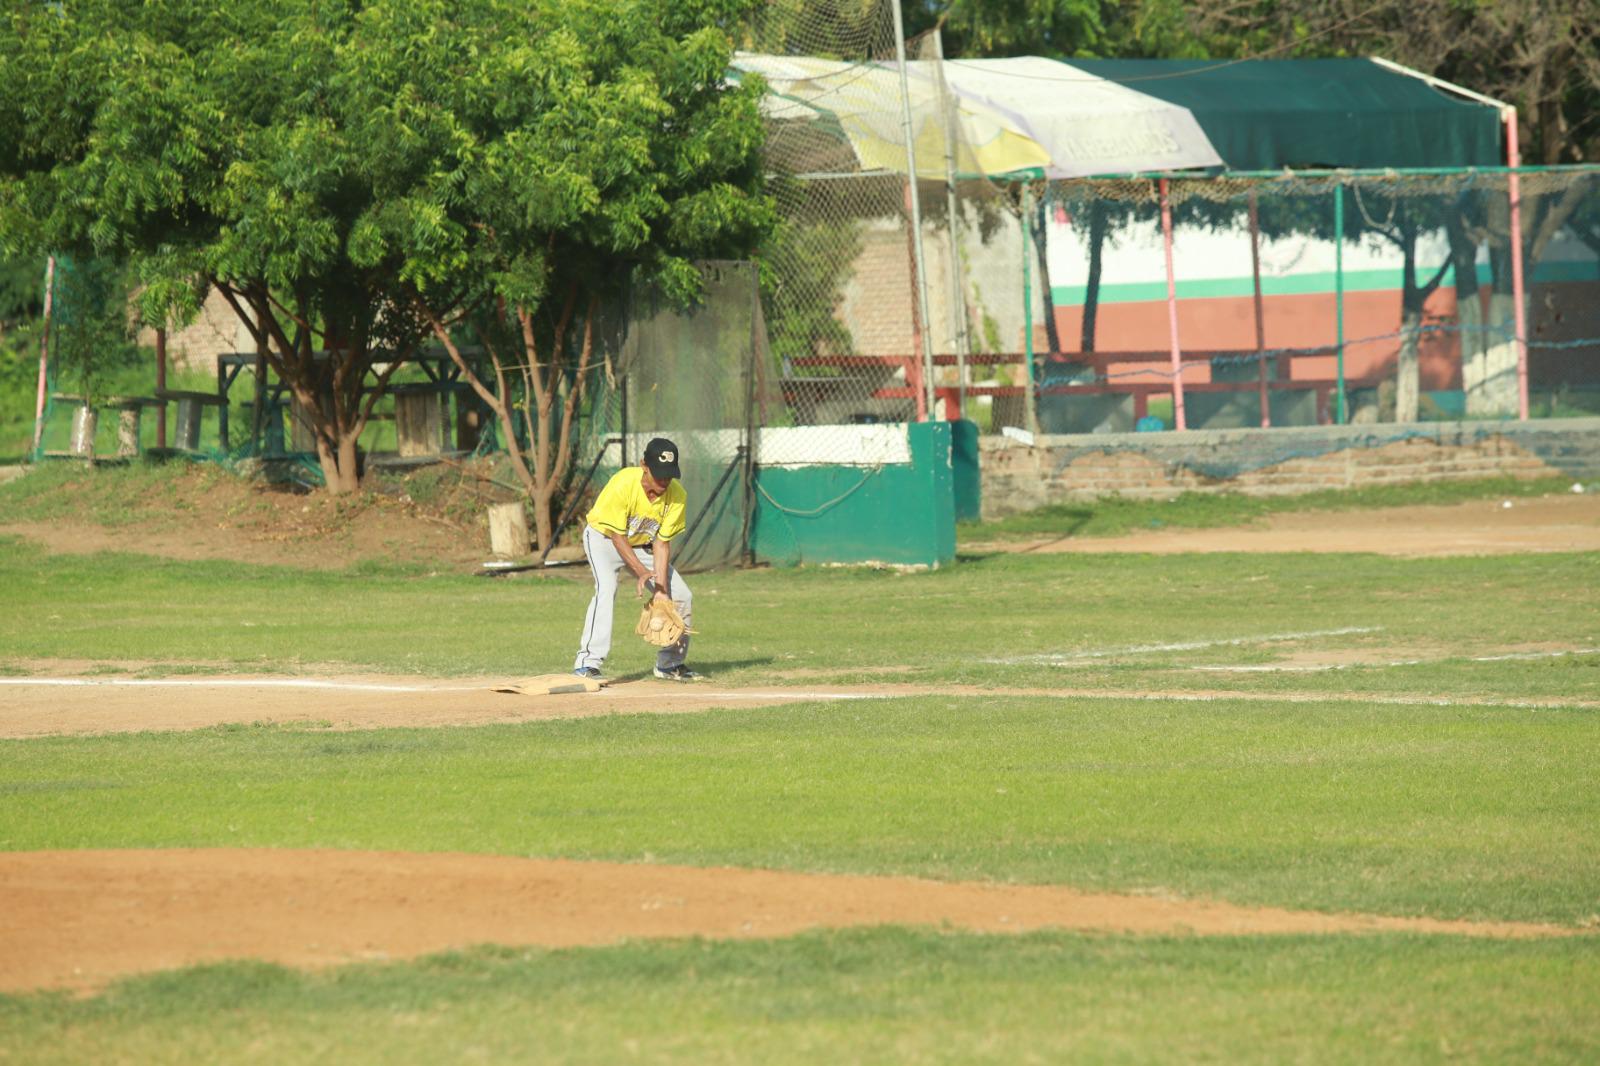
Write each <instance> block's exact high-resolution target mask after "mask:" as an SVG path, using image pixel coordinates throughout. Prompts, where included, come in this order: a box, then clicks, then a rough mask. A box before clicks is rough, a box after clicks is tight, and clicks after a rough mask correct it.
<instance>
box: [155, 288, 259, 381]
mask: <svg viewBox="0 0 1600 1066" xmlns="http://www.w3.org/2000/svg"><path fill="white" fill-rule="evenodd" d="M139 343H140V344H142V345H145V346H147V347H152V348H153V347H155V343H156V337H155V331H154V330H151V329H146V330H142V331H140V334H139ZM255 350H256V344H255V341H253V340H252V339H251V338H250V331H249V330H248V329H246V328H245V327H244V324H243V323H242V322H240V321H239V316H238V315H236V314H234V313H233V308H232V307H231V306H229V304H228V301H227V300H225V299H224V298H223V297H222V294H221V293H219V292H217V291H216V290H215V289H213V290H212V291H211V292H210V293H209V294H208V295H207V296H206V302H205V304H204V305H203V306H202V307H201V309H200V315H199V317H198V318H196V319H195V320H194V321H193V322H191V323H190V324H189V325H187V326H185V327H184V328H183V329H179V330H171V331H169V332H168V333H167V359H168V362H169V365H170V366H173V367H182V368H184V369H187V370H207V371H212V372H215V370H216V369H217V356H218V355H220V354H225V353H228V352H253V351H255Z"/></svg>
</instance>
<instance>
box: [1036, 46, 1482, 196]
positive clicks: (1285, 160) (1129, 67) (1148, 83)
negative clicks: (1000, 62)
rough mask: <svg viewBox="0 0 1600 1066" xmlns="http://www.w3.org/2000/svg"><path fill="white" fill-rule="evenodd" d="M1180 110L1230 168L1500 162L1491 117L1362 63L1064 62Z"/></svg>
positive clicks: (1409, 79) (1416, 81)
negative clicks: (1188, 113) (1188, 114)
mask: <svg viewBox="0 0 1600 1066" xmlns="http://www.w3.org/2000/svg"><path fill="white" fill-rule="evenodd" d="M1065 62H1067V63H1068V64H1070V65H1071V66H1074V67H1077V68H1078V69H1080V70H1083V71H1084V72H1086V73H1089V74H1093V75H1095V76H1096V77H1100V78H1106V79H1109V80H1111V81H1115V82H1119V83H1121V84H1123V85H1125V86H1127V87H1128V88H1130V89H1137V90H1138V91H1139V92H1142V93H1146V94H1148V95H1150V96H1155V97H1159V98H1160V99H1162V100H1165V101H1167V102H1168V103H1172V104H1177V105H1180V106H1182V107H1186V108H1188V109H1189V110H1190V111H1191V112H1192V113H1193V114H1194V117H1195V119H1196V120H1197V121H1198V122H1199V123H1200V128H1201V129H1202V130H1204V131H1205V134H1206V136H1207V137H1208V138H1209V139H1210V141H1211V144H1212V145H1213V146H1214V147H1215V148H1216V149H1217V153H1218V154H1219V155H1221V156H1222V159H1223V161H1224V162H1225V163H1226V165H1227V167H1228V169H1230V170H1279V169H1282V168H1283V167H1295V168H1307V167H1457V166H1499V165H1503V164H1504V163H1505V153H1504V150H1503V148H1502V146H1501V133H1500V128H1501V127H1500V116H1499V111H1498V110H1497V109H1496V108H1494V107H1492V106H1489V105H1487V104H1482V103H1476V102H1472V101H1468V100H1463V99H1461V98H1459V97H1455V96H1449V95H1446V94H1445V93H1444V92H1441V91H1440V90H1438V89H1434V88H1432V87H1431V86H1429V85H1428V84H1427V83H1426V82H1423V81H1421V80H1420V79H1418V78H1413V77H1410V76H1408V75H1405V74H1401V73H1399V72H1398V71H1393V70H1390V69H1388V68H1386V67H1383V66H1380V65H1379V64H1377V63H1374V62H1372V61H1371V60H1369V59H1255V60H1249V61H1247V62H1243V63H1231V64H1219V63H1218V62H1216V61H1215V60H1165V59H1070V60H1066V61H1065Z"/></svg>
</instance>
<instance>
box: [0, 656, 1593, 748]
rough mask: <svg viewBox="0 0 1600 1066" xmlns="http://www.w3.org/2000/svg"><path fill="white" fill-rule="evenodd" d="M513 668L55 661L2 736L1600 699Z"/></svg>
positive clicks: (9, 688) (1, 702) (1569, 703)
mask: <svg viewBox="0 0 1600 1066" xmlns="http://www.w3.org/2000/svg"><path fill="white" fill-rule="evenodd" d="M1583 650H1584V651H1587V650H1588V649H1583ZM1353 654H1357V655H1360V657H1361V660H1362V661H1364V660H1365V658H1366V655H1365V654H1363V653H1353ZM1541 654H1542V653H1541ZM1380 658H1381V657H1380ZM1331 659H1332V656H1329V655H1324V656H1322V657H1321V660H1322V661H1324V662H1326V661H1330V660H1331ZM42 665H44V664H42V663H37V662H34V663H30V664H29V666H31V667H34V668H38V667H40V666H42ZM1291 668H1292V667H1291ZM1197 669H1200V670H1208V669H1210V668H1207V667H1199V668H1197ZM1223 669H1226V668H1217V670H1218V672H1217V674H1216V675H1215V676H1217V677H1218V679H1219V681H1220V680H1222V676H1221V671H1222V670H1223ZM1208 676H1210V675H1208ZM504 680H505V679H495V678H485V679H470V678H463V679H455V680H450V681H440V680H436V679H429V678H420V677H396V676H392V675H387V676H376V675H369V676H361V675H353V676H323V677H307V678H284V677H250V676H242V675H230V676H227V677H187V676H186V677H175V678H150V679H142V678H130V677H113V676H97V677H82V676H75V675H61V674H59V673H55V674H54V675H53V676H52V673H51V672H49V671H39V670H38V669H35V671H34V673H32V674H31V675H30V676H26V677H0V738H7V739H27V738H30V737H44V736H62V735H78V736H82V735H93V734H101V733H136V732H169V731H185V730H194V729H205V728H208V727H210V726H217V725H248V724H261V725H279V726H290V727H312V728H326V729H334V730H346V729H390V728H394V729H414V728H437V727H446V726H485V725H511V724H516V723H522V722H539V721H552V720H556V719H568V718H594V717H599V716H602V715H612V714H693V713H699V712H704V711H713V710H718V709H724V708H736V707H737V708H751V707H763V708H777V707H782V706H783V705H785V704H793V703H809V702H817V701H831V700H862V699H882V698H892V697H897V696H944V697H956V698H961V699H968V700H983V699H998V698H1004V697H1013V696H1023V697H1048V698H1056V699H1062V698H1069V699H1070V698H1076V699H1107V700H1172V701H1206V702H1209V701H1214V700H1256V701H1266V702H1274V703H1315V702H1343V701H1357V702H1361V703H1389V704H1419V705H1420V704H1453V705H1458V706H1467V705H1471V706H1483V707H1528V708H1536V707H1591V706H1600V704H1595V703H1593V702H1590V701H1582V700H1571V699H1562V700H1554V699H1551V700H1510V699H1496V698H1467V697H1463V698H1452V699H1449V700H1445V699H1441V698H1439V697H1436V696H1431V695H1429V694H1427V693H1423V692H1418V693H1390V694H1386V695H1383V696H1375V695H1373V694H1371V693H1348V694H1345V693H1338V692H1317V691H1307V692H1294V691H1280V690H1276V689H1274V690H1272V691H1267V692H1254V691H1250V690H1248V689H1243V690H1241V689H1237V688H1230V687H1228V686H1227V685H1226V684H1218V685H1208V686H1206V687H1197V688H1193V689H1188V688H1186V689H1182V690H1173V691H1139V692H1131V691H1125V690H1116V689H1093V688H1072V687H1063V688H978V687H963V686H951V685H929V684H914V683H910V682H905V683H879V684H870V685H826V684H821V685H814V684H805V685H799V686H795V687H789V688H779V687H769V686H762V687H750V688H742V687H740V688H735V687H727V686H721V685H717V684H716V683H715V682H714V681H712V682H706V683H702V684H695V685H683V684H678V683H674V682H669V681H656V680H653V679H651V680H644V681H631V682H624V683H621V684H613V685H608V686H607V687H606V688H604V689H602V690H601V691H599V692H595V693H574V694H563V695H544V694H539V695H512V694H507V693H502V692H496V691H494V689H495V687H496V686H497V685H499V684H501V683H503V681H504Z"/></svg>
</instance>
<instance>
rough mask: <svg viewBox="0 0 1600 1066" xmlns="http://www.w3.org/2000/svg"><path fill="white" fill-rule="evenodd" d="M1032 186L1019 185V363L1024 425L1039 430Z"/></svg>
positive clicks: (1029, 428)
mask: <svg viewBox="0 0 1600 1066" xmlns="http://www.w3.org/2000/svg"><path fill="white" fill-rule="evenodd" d="M1032 264H1033V187H1032V186H1031V185H1028V184H1026V183H1024V184H1023V186H1022V353H1023V354H1022V364H1023V366H1025V367H1027V370H1028V387H1027V391H1026V392H1025V393H1023V396H1022V420H1023V428H1025V429H1026V430H1027V431H1028V432H1029V433H1038V432H1039V412H1038V410H1037V409H1036V407H1037V405H1036V402H1035V401H1036V397H1035V395H1034V385H1033V270H1032Z"/></svg>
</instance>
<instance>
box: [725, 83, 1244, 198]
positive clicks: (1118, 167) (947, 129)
mask: <svg viewBox="0 0 1600 1066" xmlns="http://www.w3.org/2000/svg"><path fill="white" fill-rule="evenodd" d="M733 66H734V76H735V77H737V76H738V75H739V74H740V73H751V74H759V75H761V76H762V77H763V78H765V79H766V81H767V86H768V90H769V91H768V96H767V99H766V102H765V104H764V107H765V109H766V112H767V115H768V117H769V118H772V119H774V120H778V121H787V120H801V121H810V122H819V121H820V122H829V121H831V122H835V123H837V124H838V127H839V129H840V130H841V131H842V133H843V135H844V136H845V137H846V138H847V139H848V141H849V143H850V147H851V149H852V150H853V152H854V153H855V156H856V159H857V160H858V161H859V163H860V165H861V166H862V168H863V169H867V170H888V171H898V172H902V173H903V172H904V171H905V167H906V160H905V148H904V140H903V138H904V118H903V115H902V113H901V96H900V76H899V72H898V70H897V68H896V67H895V65H894V64H892V63H871V64H862V63H842V62H838V61H835V60H827V59H817V58H813V57H807V56H769V55H757V54H754V53H745V52H741V53H739V54H738V55H737V56H736V57H735V58H734V62H733ZM941 74H942V75H943V77H942V78H941V77H940V75H941ZM906 75H907V81H908V83H909V88H910V96H911V112H912V126H913V130H914V135H915V138H916V142H915V143H916V155H917V171H918V174H919V175H920V176H922V177H924V178H931V179H941V178H943V177H944V176H945V174H946V166H947V149H949V151H948V155H949V159H950V162H951V163H952V164H953V166H954V169H955V171H956V173H957V174H958V175H960V176H975V175H982V176H984V177H990V178H1001V177H1006V176H1022V175H1039V174H1042V175H1043V176H1045V177H1048V178H1073V177H1088V176H1091V175H1109V174H1128V173H1135V172H1141V171H1143V172H1148V171H1158V170H1183V169H1190V168H1203V167H1216V166H1221V165H1222V160H1221V158H1220V157H1219V156H1218V155H1217V152H1216V150H1215V149H1214V148H1212V146H1211V142H1210V141H1209V140H1207V139H1206V136H1205V134H1204V133H1202V132H1201V130H1200V126H1199V124H1198V123H1197V122H1196V121H1195V119H1194V116H1193V115H1192V114H1190V112H1189V111H1188V109H1187V108H1183V107H1179V106H1177V105H1174V104H1169V103H1167V102H1166V101H1164V100H1158V99H1156V98H1154V97H1151V96H1146V95H1144V94H1143V93H1139V92H1135V91H1134V90H1132V89H1129V88H1127V87H1125V86H1121V85H1117V84H1115V83H1113V82H1109V81H1106V80H1104V79H1102V78H1097V77H1095V76H1093V75H1090V74H1087V73H1085V72H1083V71H1081V70H1077V69H1075V68H1073V67H1069V66H1067V65H1066V64H1064V63H1058V62H1056V61H1054V60H1050V59H1041V58H1038V57H1023V58H1018V59H983V60H957V61H951V62H946V63H944V64H943V65H942V70H941V68H940V66H939V65H937V64H935V63H933V62H928V61H920V60H913V61H912V62H910V63H908V64H907V68H906ZM942 101H944V102H947V107H941V106H940V105H941V102H942ZM952 137H953V141H954V143H953V144H951V143H950V139H951V138H952Z"/></svg>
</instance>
